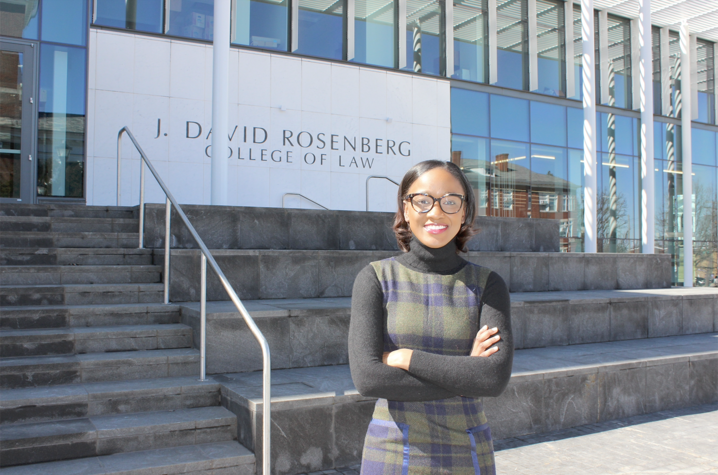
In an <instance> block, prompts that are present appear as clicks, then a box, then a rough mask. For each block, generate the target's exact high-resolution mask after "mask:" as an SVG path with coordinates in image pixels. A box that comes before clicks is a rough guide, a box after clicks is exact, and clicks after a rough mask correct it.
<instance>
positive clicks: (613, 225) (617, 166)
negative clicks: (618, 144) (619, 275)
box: [596, 153, 639, 252]
mask: <svg viewBox="0 0 718 475" xmlns="http://www.w3.org/2000/svg"><path fill="white" fill-rule="evenodd" d="M598 166H599V176H600V177H601V184H600V192H599V194H598V202H597V205H596V222H597V228H598V229H597V231H598V233H597V234H598V237H599V238H607V239H606V242H605V244H606V245H607V246H608V248H607V249H606V248H604V249H603V251H600V250H599V251H600V252H618V251H617V250H615V245H616V242H615V240H616V239H637V238H638V237H639V236H638V232H637V229H636V227H635V223H636V221H635V218H636V212H635V202H636V200H635V197H634V194H633V192H634V184H633V170H634V168H635V163H634V158H633V157H630V156H625V155H615V154H608V153H602V154H600V155H599V164H598Z"/></svg>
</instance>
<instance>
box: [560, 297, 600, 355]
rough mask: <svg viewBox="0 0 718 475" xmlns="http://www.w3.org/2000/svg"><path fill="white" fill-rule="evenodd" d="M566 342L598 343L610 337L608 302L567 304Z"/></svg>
mask: <svg viewBox="0 0 718 475" xmlns="http://www.w3.org/2000/svg"><path fill="white" fill-rule="evenodd" d="M568 312H569V325H568V326H569V332H568V343H569V344H570V345H579V344H583V343H600V342H603V341H609V340H610V339H611V313H610V307H609V305H608V302H604V303H585V302H582V301H580V300H579V301H575V302H572V303H570V304H569V310H568Z"/></svg>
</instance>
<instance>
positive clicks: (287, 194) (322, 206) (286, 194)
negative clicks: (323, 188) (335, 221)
mask: <svg viewBox="0 0 718 475" xmlns="http://www.w3.org/2000/svg"><path fill="white" fill-rule="evenodd" d="M287 196H299V197H300V198H304V199H305V200H307V201H311V202H312V203H314V204H315V205H317V206H319V207H320V208H324V209H325V210H327V211H329V208H327V207H326V206H324V205H320V204H319V203H317V202H316V201H314V200H313V199H311V198H307V197H306V196H304V195H302V194H301V193H284V194H283V195H282V208H284V207H285V206H284V198H286V197H287Z"/></svg>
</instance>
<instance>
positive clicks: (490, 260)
mask: <svg viewBox="0 0 718 475" xmlns="http://www.w3.org/2000/svg"><path fill="white" fill-rule="evenodd" d="M464 258H465V259H466V260H467V261H469V262H472V263H474V264H478V265H480V266H484V267H486V268H489V269H491V270H492V271H494V272H496V273H497V274H499V275H500V276H501V278H502V279H504V282H505V283H506V285H507V286H510V284H511V255H510V254H506V253H499V252H477V253H471V254H469V255H468V256H465V257H464Z"/></svg>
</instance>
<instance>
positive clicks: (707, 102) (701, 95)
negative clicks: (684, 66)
mask: <svg viewBox="0 0 718 475" xmlns="http://www.w3.org/2000/svg"><path fill="white" fill-rule="evenodd" d="M696 65H697V69H696V75H697V76H698V77H697V90H698V121H699V122H706V123H708V124H715V123H716V111H715V58H714V50H713V43H710V42H708V41H703V40H700V39H698V40H696Z"/></svg>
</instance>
